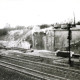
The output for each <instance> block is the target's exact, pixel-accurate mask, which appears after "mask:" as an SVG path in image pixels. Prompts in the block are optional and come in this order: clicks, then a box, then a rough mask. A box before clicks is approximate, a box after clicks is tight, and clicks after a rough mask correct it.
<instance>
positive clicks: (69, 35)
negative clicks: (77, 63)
mask: <svg viewBox="0 0 80 80" xmlns="http://www.w3.org/2000/svg"><path fill="white" fill-rule="evenodd" d="M70 28H71V24H68V37H67V39H68V46H69V47H68V50H69V64H70V66H72V61H71V56H70V41H71V39H72V32H71V29H70Z"/></svg>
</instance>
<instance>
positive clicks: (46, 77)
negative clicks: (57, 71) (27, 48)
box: [0, 57, 65, 80]
mask: <svg viewBox="0 0 80 80" xmlns="http://www.w3.org/2000/svg"><path fill="white" fill-rule="evenodd" d="M6 58H9V57H5V59H6ZM10 59H12V60H14V59H13V58H10ZM17 60H19V59H17ZM14 61H15V60H14ZM20 63H21V61H20ZM0 65H1V66H4V67H7V68H10V69H12V70H15V71H18V72H20V73H22V74H25V75H29V76H31V78H33V79H34V80H65V78H62V77H59V76H55V75H51V74H47V73H44V72H41V71H38V70H34V69H30V68H26V67H24V66H21V65H20V64H18V65H17V64H14V63H11V61H10V62H9V61H5V60H0Z"/></svg>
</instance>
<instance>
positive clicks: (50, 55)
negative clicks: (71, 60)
mask: <svg viewBox="0 0 80 80" xmlns="http://www.w3.org/2000/svg"><path fill="white" fill-rule="evenodd" d="M26 54H28V55H34V56H40V57H47V58H53V57H54V52H52V51H48V50H34V52H26Z"/></svg>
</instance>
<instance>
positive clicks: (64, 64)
mask: <svg viewBox="0 0 80 80" xmlns="http://www.w3.org/2000/svg"><path fill="white" fill-rule="evenodd" d="M0 54H1V55H2V56H4V57H1V58H0V65H1V60H2V61H7V62H8V61H9V63H10V62H11V63H15V62H16V63H15V64H17V61H20V60H16V59H18V58H19V59H22V60H23V59H24V60H25V61H24V60H23V63H22V61H21V63H22V64H21V63H20V62H18V65H21V66H22V65H23V66H24V67H25V66H26V65H29V66H26V67H29V68H31V69H35V68H36V70H40V71H41V70H42V71H43V72H47V73H49V74H55V75H56V76H59V77H62V78H63V79H64V78H65V79H64V80H67V78H68V79H69V80H79V79H80V66H78V67H76V66H73V67H70V66H69V64H68V58H62V57H57V56H55V53H54V52H51V51H47V50H34V52H30V51H29V50H28V51H27V52H26V53H23V52H21V51H18V50H4V49H2V50H0ZM5 56H6V57H5ZM9 57H13V58H15V59H14V60H15V61H14V60H13V59H10V58H9ZM72 60H74V61H75V62H79V59H72ZM25 62H26V64H25ZM27 62H28V63H27ZM36 62H38V64H39V63H40V64H41V66H40V64H39V68H38V67H37V66H38V65H37V63H36ZM34 64H35V65H34ZM43 64H44V65H46V64H47V65H46V66H45V67H43V66H42V65H43ZM30 65H31V66H30ZM32 65H34V66H32ZM49 65H50V66H49ZM49 67H51V68H49ZM40 68H41V69H40ZM47 68H48V69H47ZM69 69H70V70H69ZM50 71H51V72H50ZM7 73H8V74H7ZM9 73H10V74H9ZM0 74H2V75H0V80H33V79H29V77H28V76H24V75H21V74H19V73H17V72H15V71H13V70H10V69H7V68H5V67H2V66H0ZM11 75H12V77H10V76H11ZM13 77H14V78H13ZM23 77H24V78H23ZM27 78H28V79H27ZM54 78H55V77H54ZM34 80H35V79H34ZM41 80H42V79H41ZM49 80H55V79H49ZM56 80H62V79H56Z"/></svg>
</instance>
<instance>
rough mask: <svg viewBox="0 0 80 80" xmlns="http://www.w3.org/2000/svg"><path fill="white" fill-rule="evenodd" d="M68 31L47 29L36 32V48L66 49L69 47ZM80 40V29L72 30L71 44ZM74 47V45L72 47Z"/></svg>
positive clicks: (34, 38) (34, 43) (34, 39)
mask: <svg viewBox="0 0 80 80" xmlns="http://www.w3.org/2000/svg"><path fill="white" fill-rule="evenodd" d="M67 37H68V31H67V30H47V31H45V33H44V32H42V33H40V32H35V33H34V34H33V46H34V48H35V49H46V50H50V51H55V50H66V49H67V47H68V39H67ZM79 41H80V30H79V29H74V30H72V40H71V44H75V43H77V42H79ZM78 47H79V46H78ZM71 50H73V51H74V49H73V47H72V49H71Z"/></svg>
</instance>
